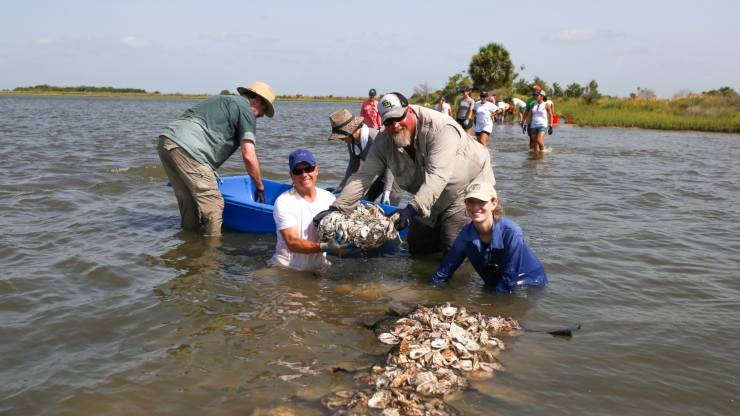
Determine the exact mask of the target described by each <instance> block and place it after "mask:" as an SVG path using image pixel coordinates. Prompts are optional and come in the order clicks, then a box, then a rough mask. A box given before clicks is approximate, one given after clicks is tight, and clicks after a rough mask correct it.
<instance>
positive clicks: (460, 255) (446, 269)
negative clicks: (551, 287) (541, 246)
mask: <svg viewBox="0 0 740 416" xmlns="http://www.w3.org/2000/svg"><path fill="white" fill-rule="evenodd" d="M466 258H467V259H468V260H470V264H472V265H473V268H474V269H475V271H476V272H478V275H480V277H481V278H483V280H484V281H485V282H486V284H488V285H490V286H493V287H494V288H495V289H496V292H504V293H506V292H511V291H513V290H514V289H516V288H517V287H519V286H544V285H545V284H546V283H547V273H545V269H544V267H543V266H542V263H541V262H540V260H539V259H538V258H537V256H536V255H535V254H534V253H533V252H532V250H531V249H530V248H529V247H528V246H527V243H525V242H524V234H523V233H522V229H521V228H520V227H519V225H517V223H515V222H514V221H512V220H510V219H508V218H507V217H506V216H503V217H501V219H500V220H499V221H495V222H494V225H493V230H491V244H490V245H488V246H485V245H484V244H483V242H481V240H480V237H479V236H478V231H476V229H475V225H473V223H469V224H468V225H466V226H465V227H463V228H462V230H460V234H458V236H457V239H455V243H454V244H453V245H452V248H450V250H449V251H448V252H447V254H446V255H445V256H444V259H443V260H442V264H440V265H439V267H438V268H437V271H436V272H435V273H434V275H432V278H431V283H439V282H443V281H445V282H446V281H448V280H450V279H451V278H452V275H453V274H454V273H455V270H457V268H458V267H460V265H461V264H462V262H463V261H464V260H465V259H466Z"/></svg>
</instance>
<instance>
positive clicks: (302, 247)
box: [280, 227, 321, 254]
mask: <svg viewBox="0 0 740 416" xmlns="http://www.w3.org/2000/svg"><path fill="white" fill-rule="evenodd" d="M280 234H281V235H282V236H283V240H285V244H286V245H287V246H288V250H290V252H291V253H303V254H313V253H321V247H320V245H319V243H317V242H315V241H311V240H304V239H302V238H301V237H299V236H298V227H288V228H285V229H282V230H280Z"/></svg>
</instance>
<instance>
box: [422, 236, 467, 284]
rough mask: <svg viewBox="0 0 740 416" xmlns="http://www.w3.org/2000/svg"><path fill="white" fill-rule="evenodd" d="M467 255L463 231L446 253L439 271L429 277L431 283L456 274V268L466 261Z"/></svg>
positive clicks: (447, 278)
mask: <svg viewBox="0 0 740 416" xmlns="http://www.w3.org/2000/svg"><path fill="white" fill-rule="evenodd" d="M465 257H466V256H465V238H464V236H463V233H460V234H458V235H457V238H456V239H455V242H454V243H453V244H452V247H451V248H450V250H449V251H448V252H447V254H445V256H444V258H443V259H442V263H440V265H439V267H437V271H435V272H434V274H433V275H432V277H431V278H430V279H429V283H433V284H434V283H441V282H447V281H449V280H450V279H451V278H452V275H453V274H455V270H457V269H458V268H459V267H460V265H461V264H462V263H463V261H465Z"/></svg>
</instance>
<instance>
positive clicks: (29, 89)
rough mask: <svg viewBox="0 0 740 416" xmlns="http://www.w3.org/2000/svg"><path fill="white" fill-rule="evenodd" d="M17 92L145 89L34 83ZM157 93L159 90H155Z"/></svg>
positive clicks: (129, 90)
mask: <svg viewBox="0 0 740 416" xmlns="http://www.w3.org/2000/svg"><path fill="white" fill-rule="evenodd" d="M13 91H17V92H34V91H35V92H50V91H51V92H105V93H109V92H116V93H138V94H146V90H143V89H141V88H114V87H93V86H91V85H80V86H79V87H57V86H55V85H47V84H41V85H34V86H32V87H17V88H15V89H13ZM154 93H155V94H159V91H155V92H154Z"/></svg>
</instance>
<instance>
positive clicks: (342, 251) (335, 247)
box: [319, 239, 357, 256]
mask: <svg viewBox="0 0 740 416" xmlns="http://www.w3.org/2000/svg"><path fill="white" fill-rule="evenodd" d="M319 248H321V252H322V253H331V254H335V255H337V256H344V255H348V254H353V253H356V252H357V249H356V248H355V246H354V245H353V244H352V243H351V242H346V243H340V242H339V241H337V240H336V239H334V240H331V241H329V242H328V243H320V244H319Z"/></svg>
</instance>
